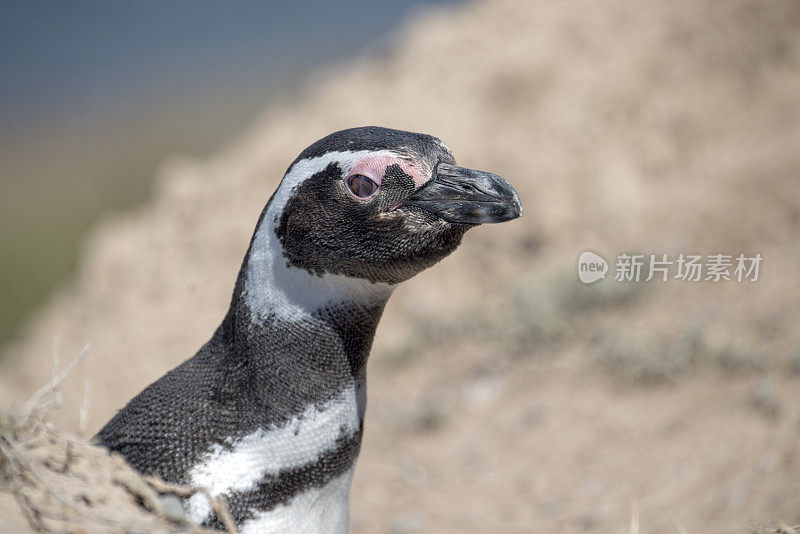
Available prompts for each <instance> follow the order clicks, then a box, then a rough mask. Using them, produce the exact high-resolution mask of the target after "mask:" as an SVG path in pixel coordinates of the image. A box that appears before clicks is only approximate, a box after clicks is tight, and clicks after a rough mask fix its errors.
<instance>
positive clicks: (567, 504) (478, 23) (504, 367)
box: [0, 0, 800, 534]
mask: <svg viewBox="0 0 800 534" xmlns="http://www.w3.org/2000/svg"><path fill="white" fill-rule="evenodd" d="M235 5H236V8H235V9H233V8H227V7H226V8H225V9H222V8H221V7H220V6H219V5H218V4H214V3H211V2H200V3H196V2H192V3H191V5H190V3H189V2H180V1H179V2H171V3H169V4H166V5H160V4H159V5H158V6H156V5H155V4H152V3H142V2H139V3H136V4H130V3H125V4H121V3H111V4H109V3H104V4H102V5H100V4H99V3H92V2H83V3H79V4H71V5H70V6H69V7H67V6H60V5H45V6H44V7H43V5H42V4H39V5H38V7H35V6H34V7H32V6H30V5H28V4H24V3H17V4H15V3H8V4H7V8H6V9H5V10H4V15H3V18H2V25H3V28H2V29H3V31H2V35H1V36H0V39H2V47H0V54H2V56H0V57H2V62H3V65H4V67H5V68H4V75H3V78H2V82H1V83H2V85H0V88H1V90H2V94H0V99H1V103H0V105H2V117H3V118H2V125H0V131H2V143H1V146H0V150H1V151H2V158H0V159H1V160H0V165H2V177H3V178H2V185H0V187H2V200H0V202H2V203H3V204H2V208H3V209H2V215H0V217H2V218H3V219H2V221H3V223H2V237H1V238H0V239H2V241H0V245H1V246H2V248H1V249H0V250H1V251H2V265H0V268H2V280H0V283H2V291H3V294H4V298H3V299H2V306H3V308H2V310H3V311H2V314H3V316H2V317H3V318H2V329H3V333H2V336H3V339H4V340H5V349H4V350H3V352H2V356H1V357H0V402H2V403H3V405H10V404H14V403H17V404H18V403H19V402H21V401H23V400H24V399H26V398H28V397H29V396H30V394H31V392H32V391H34V390H35V389H36V388H37V387H38V386H39V385H40V384H42V383H44V382H45V381H46V380H47V379H48V378H49V376H50V367H51V359H52V358H51V353H52V351H53V346H54V340H55V346H56V347H57V350H58V351H59V354H60V360H61V361H62V362H63V361H65V360H67V359H69V358H71V357H72V356H73V355H74V354H76V353H77V352H78V351H79V350H80V348H81V347H83V346H84V345H85V344H86V343H87V342H89V343H91V346H92V348H91V352H90V354H89V356H88V357H87V360H86V361H85V362H84V363H83V364H82V365H81V367H80V368H79V369H78V370H76V372H75V373H74V374H73V376H71V378H70V380H69V383H68V384H66V385H65V387H64V395H65V401H66V402H65V405H64V407H63V408H62V409H61V410H60V411H58V412H56V413H55V414H54V419H55V421H56V422H57V423H58V424H59V425H60V426H61V427H62V428H64V429H67V430H72V429H74V428H75V425H76V421H77V419H78V406H79V405H80V404H81V399H82V397H83V392H84V388H85V384H87V383H88V384H90V386H91V407H90V411H89V425H88V429H87V435H91V434H93V433H94V432H95V431H96V430H97V429H98V428H99V427H100V426H101V425H102V424H103V423H104V422H105V421H106V420H107V419H108V418H109V417H110V416H111V415H112V414H113V413H114V412H115V410H117V409H118V408H119V407H121V406H122V405H123V404H124V403H125V402H126V401H127V400H128V399H130V398H131V397H132V396H134V395H135V394H136V393H138V392H139V391H140V390H141V389H142V388H143V387H144V386H146V385H147V384H149V383H150V382H152V381H153V380H154V379H156V378H157V377H159V376H161V375H162V374H163V373H164V372H165V371H166V370H168V369H170V368H172V367H173V366H175V365H176V364H177V363H179V362H181V361H182V360H184V359H185V358H187V357H188V356H190V355H191V354H193V353H194V352H195V351H196V350H197V348H199V347H200V346H201V345H202V343H204V342H205V341H206V339H207V338H208V337H210V335H211V333H212V332H213V330H214V328H215V327H216V326H217V325H218V323H219V321H220V320H221V318H222V316H223V314H224V312H225V310H226V308H227V304H228V300H229V298H230V292H231V290H232V287H233V282H234V279H235V276H236V272H237V269H238V267H239V264H240V262H241V258H242V255H243V253H244V251H245V249H246V246H247V243H248V242H249V239H250V236H251V232H252V230H253V227H254V225H255V223H256V220H257V217H258V214H259V212H260V210H261V208H262V207H263V205H264V203H265V201H266V200H267V198H269V195H270V194H271V193H272V191H273V190H274V188H275V187H276V185H277V184H278V182H279V180H280V178H281V177H282V175H283V172H284V171H285V169H286V167H287V165H288V164H289V163H290V162H291V161H292V160H293V159H294V158H295V157H296V155H297V154H298V153H299V152H300V151H301V150H302V149H303V148H304V147H306V146H307V145H309V144H310V143H311V142H313V141H315V140H316V139H318V138H320V137H322V136H324V135H326V134H328V133H330V132H332V131H335V130H338V129H342V128H346V127H352V126H358V125H367V124H378V125H383V126H389V127H394V128H400V129H406V130H412V131H423V132H427V133H431V134H434V135H436V136H438V137H440V138H442V139H443V140H444V141H445V142H446V143H447V145H448V146H450V147H451V148H452V150H453V152H454V155H455V157H456V158H457V160H458V162H459V164H461V165H465V166H468V167H473V168H480V169H486V170H491V171H493V172H496V173H498V174H501V175H502V176H504V177H506V178H507V179H508V180H509V181H510V182H511V183H512V184H514V185H515V187H516V188H517V189H518V191H519V193H520V196H521V197H522V200H523V202H524V203H525V215H524V217H523V218H521V219H519V220H518V221H515V222H512V223H509V224H504V225H497V226H491V227H489V226H487V227H481V228H478V229H475V230H472V231H470V232H469V233H468V234H467V235H466V237H465V240H464V244H463V245H462V247H461V248H460V249H459V250H458V251H457V252H456V253H454V254H453V255H452V256H451V257H450V258H448V259H446V260H445V261H443V262H442V263H441V264H440V265H437V266H436V267H435V268H433V269H430V270H428V271H426V272H424V273H422V274H421V275H419V276H418V277H416V278H415V279H414V280H412V281H409V282H408V283H406V284H404V285H403V286H401V287H400V288H398V290H397V291H396V293H395V295H394V296H393V297H392V300H391V301H390V303H389V305H388V307H387V310H386V312H385V315H384V319H383V321H382V322H381V325H380V326H379V329H378V333H377V337H376V342H375V346H374V349H373V353H372V355H371V358H370V363H369V376H370V379H369V380H370V382H369V383H370V396H369V398H370V403H369V407H368V413H367V423H366V433H365V441H364V445H363V448H362V454H361V457H360V459H359V467H358V470H357V473H356V478H355V482H354V487H353V495H352V510H351V511H352V531H353V532H356V533H368V532H387V533H396V534H400V533H413V532H459V533H461V532H498V531H503V532H518V533H523V532H609V533H610V532H619V531H622V530H624V529H627V528H628V527H629V523H630V522H631V521H632V518H636V519H637V520H638V522H639V525H640V526H641V531H642V532H670V533H674V532H690V533H691V532H703V533H716V532H719V533H730V532H748V531H750V530H751V529H754V530H757V529H756V527H755V526H754V525H763V524H768V523H777V522H779V521H783V522H786V523H789V524H796V523H800V477H798V473H800V328H798V319H800V277H798V274H797V273H798V272H799V271H800V240H799V238H798V236H799V235H800V150H798V147H800V4H798V3H797V2H794V1H792V0H782V1H781V0H775V1H766V2H765V1H761V0H731V1H728V2H696V1H694V0H677V1H673V2H660V1H658V0H640V1H638V2H627V1H624V0H610V1H608V2H603V3H602V4H598V3H596V2H593V1H590V0H576V1H570V2H547V1H533V2H516V1H512V0H481V1H466V2H446V3H442V2H424V3H420V2H411V1H409V2H396V3H393V4H392V5H391V6H388V5H387V6H378V5H374V4H367V3H366V2H364V3H361V2H350V3H347V2H346V3H343V4H337V5H336V6H335V7H334V6H330V7H321V6H318V5H312V4H310V3H299V4H298V3H295V4H292V7H288V6H283V5H281V4H277V3H276V4H274V5H273V4H271V3H270V4H245V3H237V4H235ZM76 6H77V7H76ZM4 7H6V6H4ZM190 7H191V12H189V10H190ZM98 221H99V222H98ZM586 250H590V251H593V252H596V253H599V254H600V255H602V256H603V257H605V259H606V260H608V261H609V262H610V263H611V264H612V265H611V269H612V272H611V275H610V276H608V277H607V278H606V279H605V280H601V281H599V282H597V283H596V284H593V285H588V286H587V285H584V284H581V283H580V282H579V280H578V276H577V265H576V263H577V258H578V256H579V254H580V253H581V252H583V251H586ZM623 253H627V254H633V253H636V254H646V255H649V254H656V255H659V256H660V255H662V254H668V255H670V257H672V258H675V257H677V256H678V255H679V254H681V253H683V254H700V255H703V256H704V257H706V256H709V255H712V254H718V253H722V254H730V255H734V256H735V255H738V254H745V255H748V256H754V255H755V254H760V255H761V256H762V258H763V261H762V263H761V266H760V273H759V279H758V281H757V282H748V281H743V282H737V281H735V280H731V281H721V282H685V281H681V280H677V279H674V278H671V279H670V280H668V281H666V282H662V281H660V280H659V279H658V278H657V279H655V280H653V281H651V282H647V283H645V282H639V283H620V282H616V281H615V280H613V269H614V261H615V259H616V257H617V256H618V255H620V254H623ZM673 275H674V271H673ZM54 288H56V289H55V290H54ZM34 306H35V311H34V312H32V313H29V312H28V311H27V310H31V309H33V308H34ZM26 315H27V317H29V318H28V319H27V320H25V321H24V323H22V322H21V321H22V319H21V318H22V317H25V316H26ZM21 324H22V325H23V326H20V325H21ZM12 339H13V341H12ZM634 503H635V505H634ZM0 504H2V503H0ZM632 510H635V511H632Z"/></svg>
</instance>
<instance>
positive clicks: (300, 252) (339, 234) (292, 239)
mask: <svg viewBox="0 0 800 534" xmlns="http://www.w3.org/2000/svg"><path fill="white" fill-rule="evenodd" d="M520 215H522V204H521V202H520V200H519V196H518V195H517V193H516V191H515V190H514V188H513V187H512V186H511V185H510V184H509V183H508V182H506V181H505V180H504V179H503V178H501V177H500V176H497V175H495V174H491V173H487V172H482V171H475V170H471V169H465V168H462V167H458V166H457V165H456V164H455V159H454V158H453V155H452V153H451V152H450V150H449V149H448V148H447V146H446V145H445V144H444V143H442V142H441V141H440V140H439V139H437V138H435V137H433V136H430V135H425V134H419V133H411V132H405V131H399V130H391V129H387V128H379V127H362V128H352V129H348V130H342V131H339V132H336V133H333V134H331V135H329V136H327V137H325V138H323V139H320V140H319V141H317V142H316V143H314V144H312V145H311V146H309V147H308V148H307V149H305V150H304V151H303V152H302V153H301V154H300V156H298V158H297V159H296V160H295V161H294V162H293V163H292V165H291V166H290V167H289V169H288V171H287V172H286V175H285V176H284V178H283V180H282V182H281V185H280V186H279V187H278V190H277V191H276V192H275V194H274V195H273V198H272V199H271V200H270V203H269V204H268V206H267V210H266V211H265V216H266V217H268V218H271V220H270V221H269V222H270V223H272V224H271V226H272V228H273V229H274V233H275V236H277V239H278V241H279V243H280V248H281V253H282V256H283V259H284V260H285V262H286V267H287V268H289V269H292V268H296V269H304V270H306V271H308V272H309V273H312V274H315V275H318V276H324V275H326V274H334V275H342V276H346V277H352V278H360V279H366V280H369V281H371V282H376V283H377V282H382V283H386V284H396V283H398V282H401V281H403V280H406V279H408V278H410V277H412V276H414V275H415V274H417V273H418V272H420V271H422V270H423V269H425V268H427V267H430V266H431V265H433V264H434V263H436V262H438V261H439V260H441V259H442V258H444V257H445V256H447V255H448V254H450V253H451V252H452V251H453V250H455V249H456V247H457V246H458V245H459V244H460V242H461V238H462V236H463V235H464V233H465V232H466V231H467V230H469V229H470V228H472V227H474V226H476V225H478V224H481V223H497V222H502V221H507V220H511V219H515V218H517V217H519V216H520Z"/></svg>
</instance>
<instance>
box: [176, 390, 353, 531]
mask: <svg viewBox="0 0 800 534" xmlns="http://www.w3.org/2000/svg"><path fill="white" fill-rule="evenodd" d="M359 417H360V414H359V407H358V402H357V399H356V392H355V390H354V389H353V388H352V387H348V388H345V389H344V391H342V393H341V394H339V396H337V397H335V398H333V399H331V400H330V401H328V402H326V403H325V404H324V405H322V406H321V407H319V408H317V407H316V406H314V405H313V404H312V405H310V406H309V407H308V408H306V410H305V411H304V412H303V413H302V414H299V415H297V416H295V417H293V418H292V419H291V420H290V421H289V422H288V423H287V424H285V425H283V426H280V427H274V428H267V429H262V428H259V429H258V430H256V431H255V432H253V433H252V434H248V435H247V436H244V437H243V438H241V439H238V440H236V441H230V442H229V443H227V445H229V446H230V447H228V448H225V447H223V446H222V445H220V444H215V445H213V446H212V447H211V450H210V452H208V453H207V454H206V456H205V457H204V458H203V459H202V460H201V462H200V463H199V464H198V465H196V466H195V467H194V468H193V469H192V471H191V473H190V477H191V482H192V485H193V486H195V487H201V488H202V487H205V488H208V490H209V492H210V493H211V495H213V496H215V497H216V496H217V495H222V494H225V493H228V492H231V491H247V490H252V489H255V487H256V485H257V484H258V483H259V482H260V481H261V480H264V478H265V477H267V476H274V475H277V474H278V473H279V472H280V471H282V470H285V469H292V468H295V467H301V466H303V465H306V464H309V463H312V462H314V461H316V460H318V459H319V458H320V456H321V455H322V454H323V453H325V452H326V451H330V450H333V449H335V448H336V447H337V440H338V439H339V438H342V437H344V438H346V439H347V438H352V437H353V436H354V435H355V433H356V432H357V431H358V430H359V428H360V424H361V423H360V419H359ZM186 512H187V515H188V516H189V518H190V519H192V520H193V521H195V522H197V523H201V522H202V521H204V520H205V519H207V518H208V516H209V515H210V514H211V503H210V502H209V501H208V499H207V498H206V497H205V495H204V494H202V493H199V492H198V493H196V494H194V496H192V497H191V498H190V499H189V501H188V502H187V505H186Z"/></svg>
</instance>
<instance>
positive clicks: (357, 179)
mask: <svg viewBox="0 0 800 534" xmlns="http://www.w3.org/2000/svg"><path fill="white" fill-rule="evenodd" d="M347 188H348V189H350V192H352V193H353V194H354V195H355V196H357V197H358V198H367V197H369V196H372V194H373V193H375V191H377V190H378V184H376V183H375V182H373V181H372V180H370V179H369V178H367V177H366V176H364V175H363V174H354V175H353V176H351V177H350V178H348V179H347Z"/></svg>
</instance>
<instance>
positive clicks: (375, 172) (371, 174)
mask: <svg viewBox="0 0 800 534" xmlns="http://www.w3.org/2000/svg"><path fill="white" fill-rule="evenodd" d="M395 164H397V165H399V166H400V168H401V169H402V170H403V172H404V173H406V174H407V175H409V176H411V179H412V180H414V187H415V188H419V187H420V186H422V184H424V183H425V182H427V181H428V180H429V179H430V173H428V172H427V171H426V170H425V169H422V168H420V167H417V166H415V165H412V164H411V163H410V162H409V161H408V160H405V159H400V158H397V157H393V156H371V157H366V158H364V159H362V160H361V161H359V162H358V163H356V164H355V165H353V167H352V168H351V169H350V172H349V173H347V176H346V177H345V182H347V180H349V179H350V177H351V176H353V175H354V174H363V175H364V176H366V177H367V178H369V179H370V180H372V181H373V182H375V183H376V184H378V186H380V185H381V179H382V178H383V175H384V174H385V173H386V167H388V166H389V165H395ZM348 192H350V190H349V189H348ZM350 194H351V195H352V193H350ZM353 196H354V197H355V195H353ZM355 198H357V197H355ZM362 200H363V199H362Z"/></svg>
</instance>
